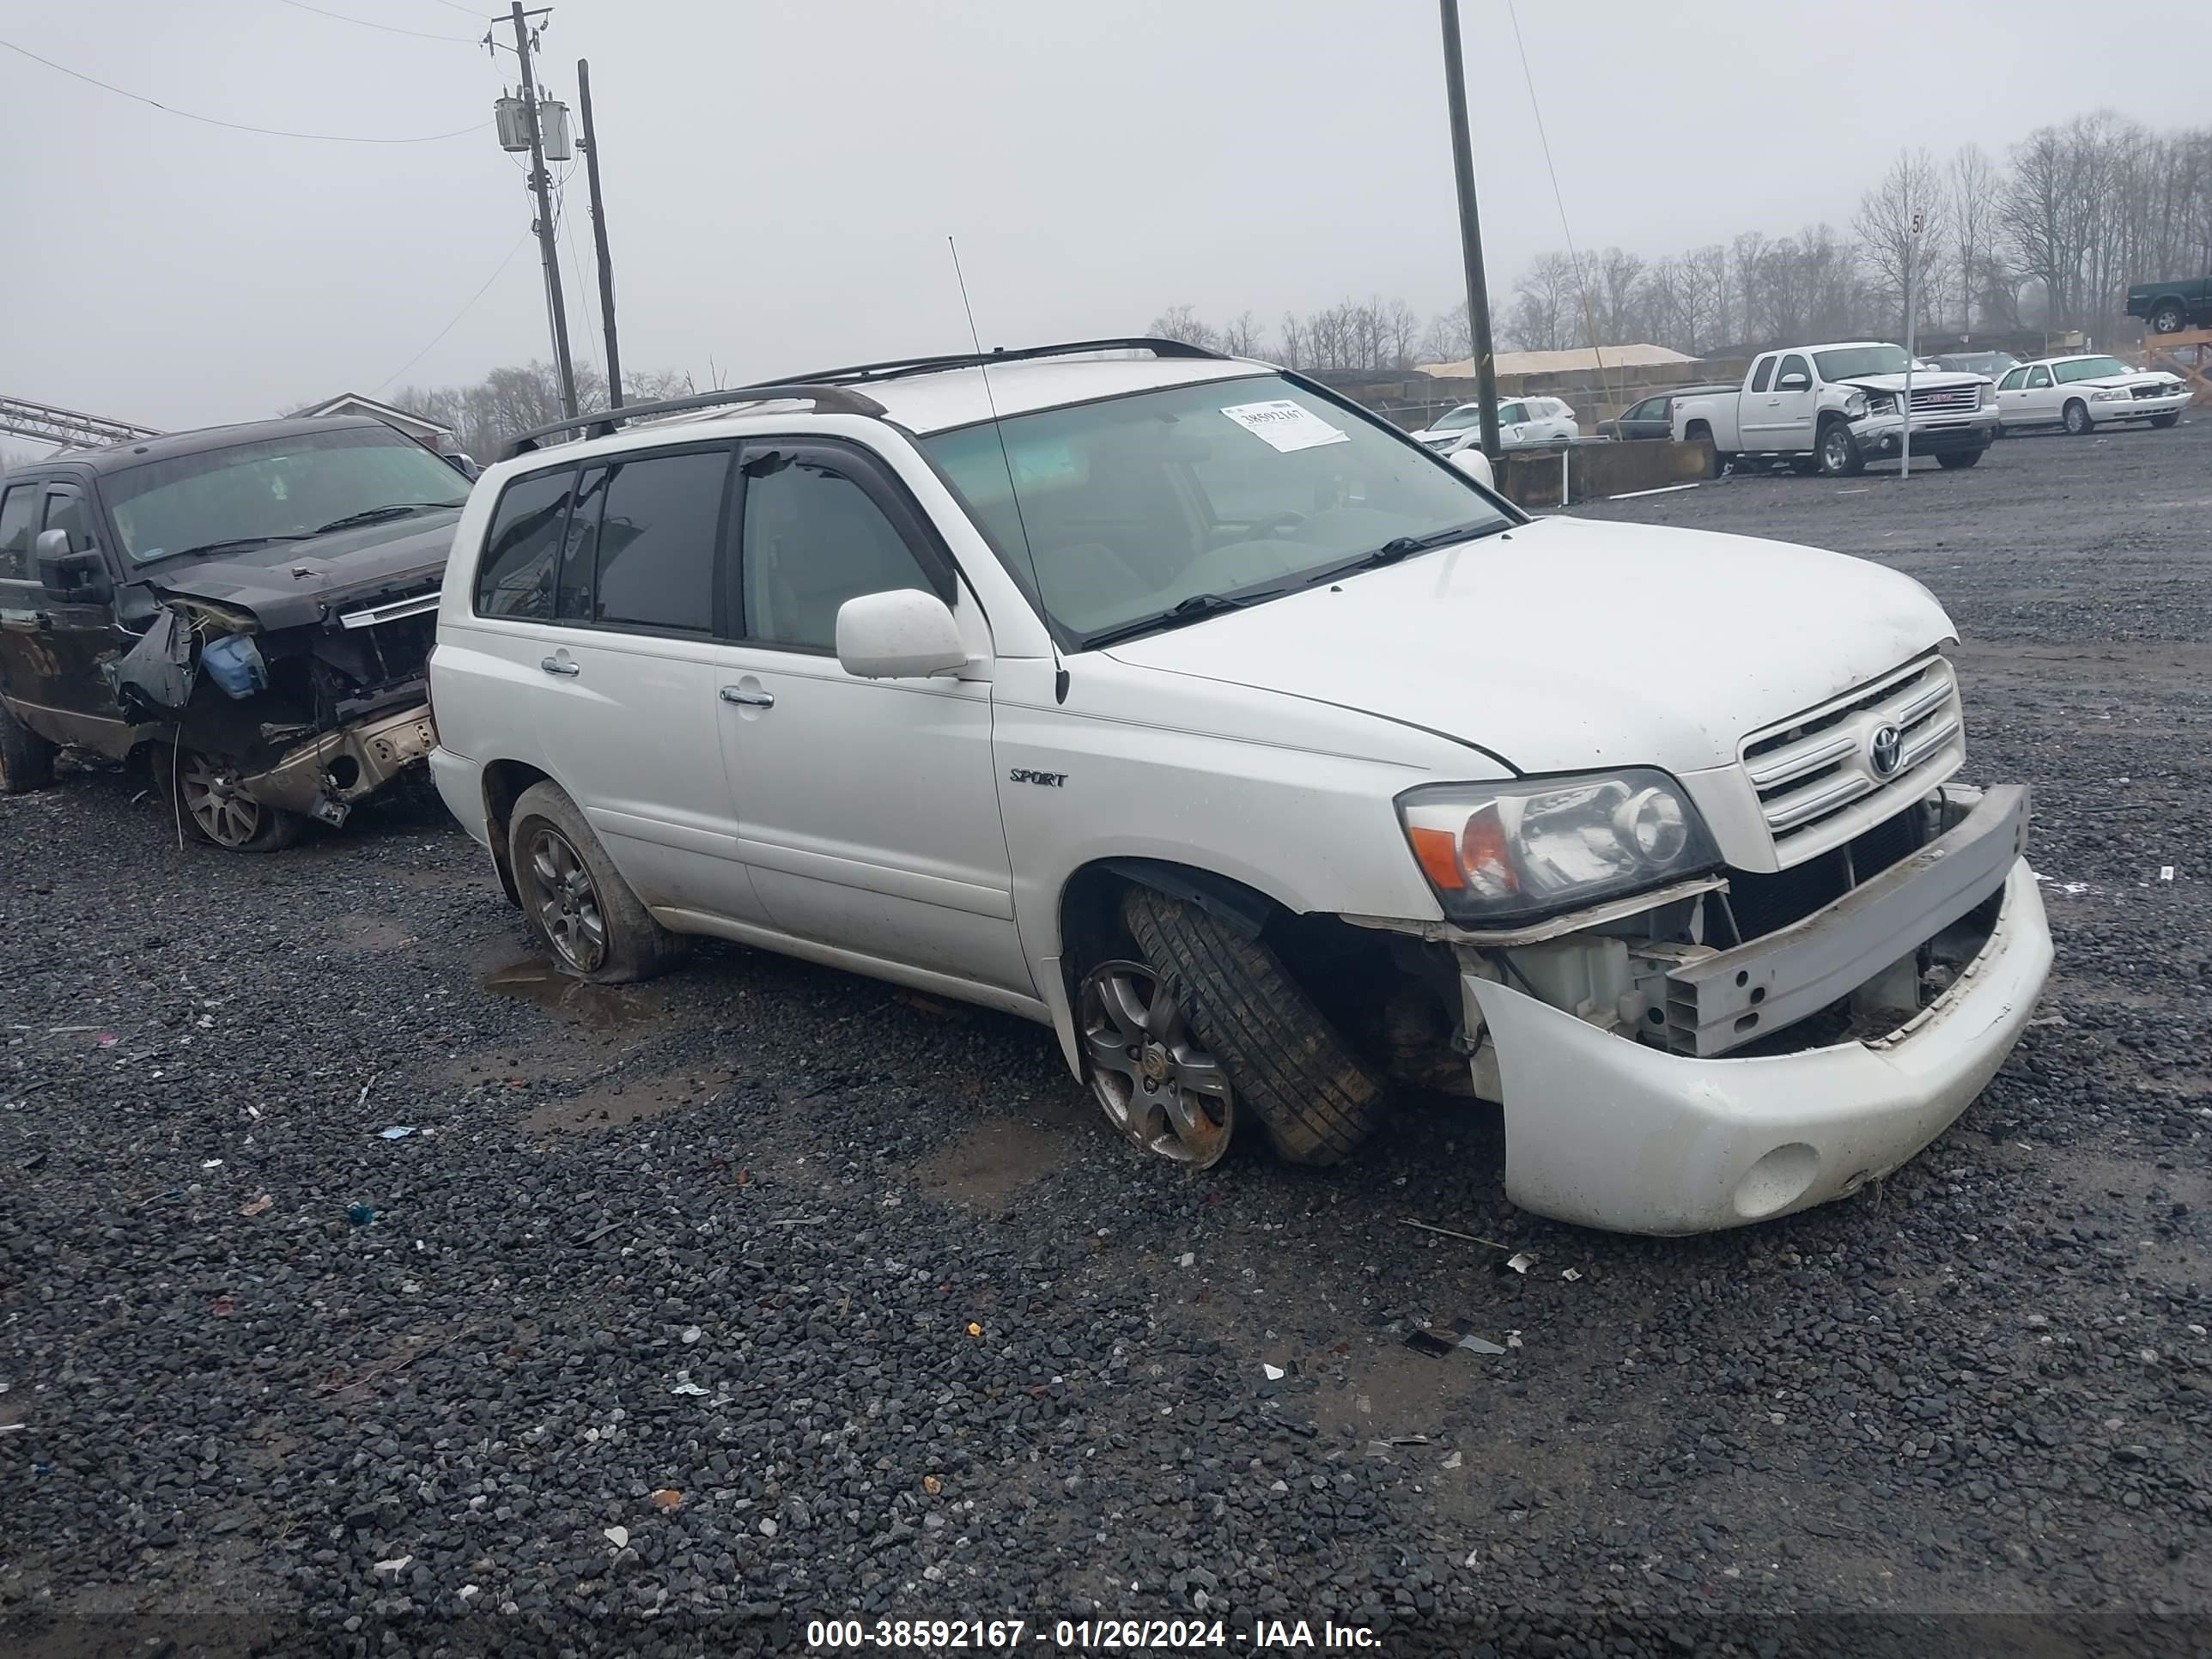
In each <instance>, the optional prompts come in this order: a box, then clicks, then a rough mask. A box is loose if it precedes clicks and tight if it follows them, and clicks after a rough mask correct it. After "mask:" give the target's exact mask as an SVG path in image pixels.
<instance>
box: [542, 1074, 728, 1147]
mask: <svg viewBox="0 0 2212 1659" xmlns="http://www.w3.org/2000/svg"><path fill="white" fill-rule="evenodd" d="M720 1086H721V1085H718V1084H716V1083H715V1082H714V1079H711V1078H706V1077H701V1076H699V1075H697V1074H696V1073H691V1072H665V1073H660V1074H659V1075H658V1076H654V1077H642V1078H627V1079H623V1080H622V1081H620V1082H614V1083H609V1084H605V1085H602V1086H601V1087H599V1088H596V1089H588V1090H586V1091H584V1092H583V1093H582V1094H580V1095H572V1096H570V1097H568V1099H566V1100H549V1101H547V1102H546V1103H544V1105H542V1106H538V1107H537V1108H535V1109H532V1111H530V1112H528V1113H526V1115H524V1117H523V1119H522V1127H524V1128H525V1129H527V1130H529V1131H531V1132H532V1133H546V1132H548V1131H568V1132H574V1133H590V1132H591V1131H592V1130H595V1129H611V1128H616V1127H620V1126H621V1125H623V1124H625V1123H639V1122H642V1121H644V1120H646V1119H647V1118H653V1117H659V1115H661V1114H662V1113H664V1112H671V1111H674V1110H676V1109H678V1108H679V1107H684V1106H702V1105H704V1104H706V1103H708V1101H710V1100H712V1099H714V1097H715V1096H716V1095H717V1094H718V1093H720Z"/></svg>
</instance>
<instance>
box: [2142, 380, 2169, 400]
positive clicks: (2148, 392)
mask: <svg viewBox="0 0 2212 1659" xmlns="http://www.w3.org/2000/svg"><path fill="white" fill-rule="evenodd" d="M2179 389H2180V388H2179V387H2178V386H2160V385H2159V384H2158V382H2157V381H2155V380H2153V381H2151V382H2150V383H2149V384H2148V385H2145V386H2137V387H2136V388H2135V391H2134V394H2133V395H2135V396H2136V397H2138V398H2163V397H2165V396H2166V393H2167V392H2175V391H2179Z"/></svg>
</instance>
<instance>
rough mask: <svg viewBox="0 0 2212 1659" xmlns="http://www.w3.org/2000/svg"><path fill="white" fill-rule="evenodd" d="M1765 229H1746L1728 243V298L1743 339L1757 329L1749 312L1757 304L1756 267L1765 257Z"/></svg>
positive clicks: (1755, 307)
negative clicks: (1732, 306) (1729, 290)
mask: <svg viewBox="0 0 2212 1659" xmlns="http://www.w3.org/2000/svg"><path fill="white" fill-rule="evenodd" d="M1766 249H1767V240H1766V233H1765V231H1761V230H1747V231H1745V232H1743V233H1742V234H1740V235H1739V236H1737V238H1736V239H1735V241H1733V242H1731V243H1730V244H1729V283H1730V286H1731V288H1732V289H1733V292H1732V293H1731V295H1730V296H1729V298H1730V301H1731V303H1732V304H1733V305H1734V307H1735V324H1736V327H1737V329H1738V330H1739V331H1741V334H1742V336H1743V337H1744V338H1745V339H1750V338H1751V337H1753V335H1754V334H1755V333H1756V332H1757V325H1755V324H1754V323H1753V321H1752V313H1753V311H1755V310H1756V309H1757V308H1758V305H1759V264H1760V262H1761V261H1763V260H1764V259H1765V258H1766Z"/></svg>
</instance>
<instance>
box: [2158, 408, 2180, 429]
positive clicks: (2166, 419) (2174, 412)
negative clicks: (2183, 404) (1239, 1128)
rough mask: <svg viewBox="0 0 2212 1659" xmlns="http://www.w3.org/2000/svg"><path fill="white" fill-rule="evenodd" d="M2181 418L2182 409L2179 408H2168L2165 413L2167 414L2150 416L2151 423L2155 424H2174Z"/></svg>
mask: <svg viewBox="0 0 2212 1659" xmlns="http://www.w3.org/2000/svg"><path fill="white" fill-rule="evenodd" d="M2180 418H2181V411H2180V410H2178V409H2169V410H2166V413H2165V414H2163V415H2154V416H2151V417H2150V423H2151V424H2152V425H2153V426H2172V424H2173V423H2174V422H2177V421H2179V419H2180Z"/></svg>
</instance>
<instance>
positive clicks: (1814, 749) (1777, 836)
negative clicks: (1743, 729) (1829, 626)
mask: <svg viewBox="0 0 2212 1659" xmlns="http://www.w3.org/2000/svg"><path fill="white" fill-rule="evenodd" d="M1890 731H1893V732H1894V734H1895V739H1894V740H1895V745H1896V757H1895V763H1894V765H1893V767H1892V768H1891V769H1889V770H1887V771H1884V770H1882V769H1881V762H1882V761H1883V760H1886V759H1887V752H1886V750H1885V746H1884V744H1883V741H1882V735H1883V733H1885V732H1890ZM1965 758H1966V726H1965V720H1964V718H1963V715H1962V714H1961V711H1960V706H1959V684H1958V679H1957V677H1956V676H1955V675H1954V674H1953V672H1952V671H1951V665H1950V664H1949V663H1948V662H1947V661H1945V660H1944V659H1942V657H1928V658H1923V659H1922V660H1920V661H1919V662H1916V663H1913V664H1911V665H1909V666H1907V667H1905V668H1901V669H1899V670H1898V671H1896V672H1895V673H1893V674H1887V675H1885V676H1883V677H1882V678H1881V679H1879V680H1876V681H1875V682H1873V683H1872V684H1869V685H1866V686H1863V687H1861V688H1859V689H1858V690H1853V691H1849V692H1846V693H1844V696H1840V697H1838V698H1837V699H1835V700H1834V701H1833V702H1826V703H1823V704H1821V705H1820V707H1819V708H1813V709H1809V710H1808V711H1807V712H1806V713H1804V714H1799V715H1796V716H1795V717H1793V718H1792V719H1790V720H1787V721H1785V722H1784V723H1783V724H1782V725H1780V726H1769V727H1768V728H1767V729H1766V730H1765V731H1763V732H1753V734H1752V735H1751V736H1750V737H1748V738H1746V739H1745V740H1744V744H1743V750H1742V762H1743V769H1744V772H1745V775H1747V777H1748V778H1749V779H1750V781H1751V787H1752V788H1753V790H1754V791H1755V792H1757V793H1758V796H1759V811H1760V812H1761V813H1762V814H1763V815H1764V816H1765V819H1766V828H1767V831H1768V833H1769V834H1770V835H1771V836H1773V838H1774V851H1775V856H1776V860H1777V862H1778V866H1780V867H1783V868H1787V867H1788V866H1790V865H1793V864H1796V863H1798V862H1800V861H1802V860H1805V859H1808V858H1812V857H1814V856H1815V855H1817V854H1820V853H1824V852H1826V851H1827V850H1828V849H1829V848H1832V847H1836V846H1838V845H1840V844H1841V843H1843V842H1846V841H1849V840H1850V838H1851V837H1852V836H1856V835H1858V834H1859V833H1861V832H1862V831H1863V830H1864V829H1868V828H1869V826H1870V825H1873V824H1875V823H1880V822H1881V820H1883V819H1884V818H1887V817H1890V816H1891V815H1892V814H1893V813H1895V812H1897V811H1899V810H1900V809H1901V808H1903V807H1904V806H1905V805H1906V804H1907V803H1908V802H1910V801H1912V800H1914V799H1918V798H1919V797H1920V796H1922V795H1924V794H1925V793H1928V791H1929V790H1930V789H1932V788H1934V787H1936V785H1937V784H1938V783H1941V782H1942V781H1943V780H1944V779H1945V778H1947V777H1948V776H1949V775H1951V774H1952V773H1953V772H1954V771H1956V770H1957V769H1958V768H1959V764H1960V762H1961V761H1963V760H1964V759H1965Z"/></svg>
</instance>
